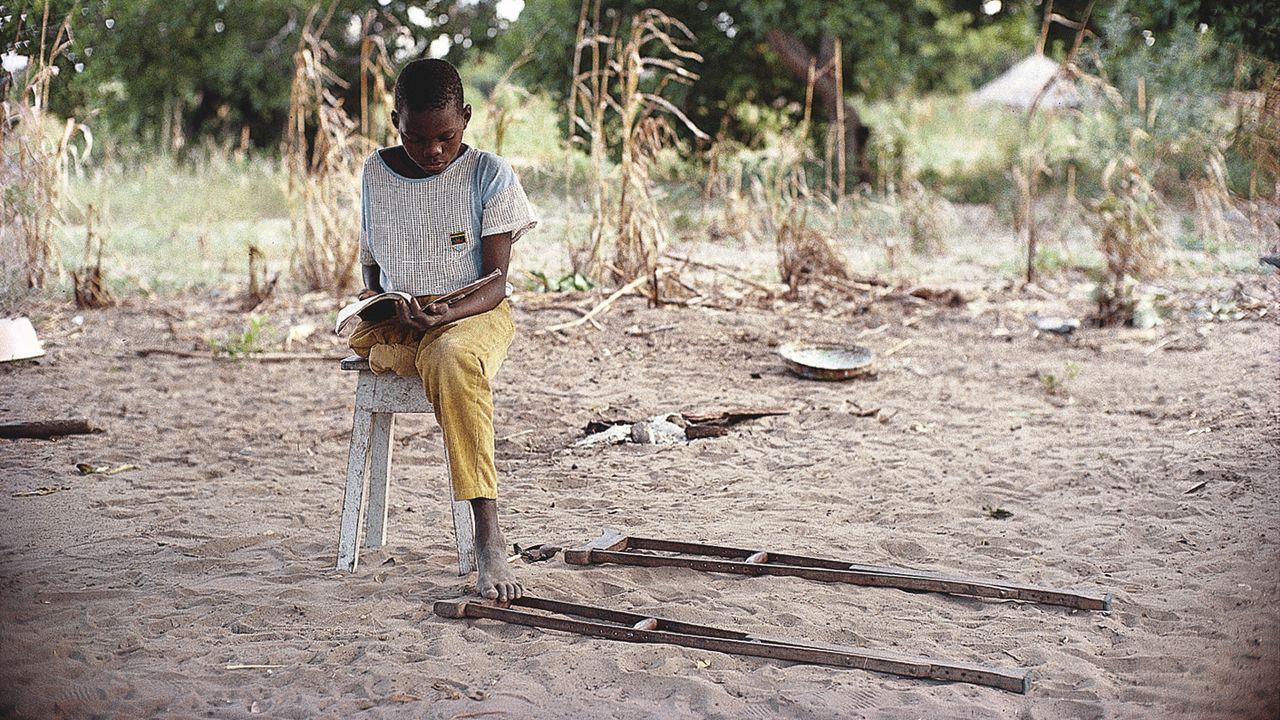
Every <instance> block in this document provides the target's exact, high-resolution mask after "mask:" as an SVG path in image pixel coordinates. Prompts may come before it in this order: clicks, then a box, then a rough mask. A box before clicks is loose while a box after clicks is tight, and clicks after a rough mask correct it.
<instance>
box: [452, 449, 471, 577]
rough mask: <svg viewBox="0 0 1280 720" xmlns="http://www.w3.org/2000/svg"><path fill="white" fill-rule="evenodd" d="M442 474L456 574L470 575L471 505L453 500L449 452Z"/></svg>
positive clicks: (463, 501)
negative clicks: (454, 544) (450, 517)
mask: <svg viewBox="0 0 1280 720" xmlns="http://www.w3.org/2000/svg"><path fill="white" fill-rule="evenodd" d="M444 472H445V477H446V478H447V479H448V480H449V499H450V500H452V503H451V504H452V505H453V537H454V540H455V541H456V542H457V545H458V574H459V575H470V574H471V573H472V572H473V571H474V570H475V569H476V524H475V517H474V516H473V515H472V514H471V503H470V502H467V501H466V500H453V470H452V469H451V466H450V465H449V451H448V450H445V451H444Z"/></svg>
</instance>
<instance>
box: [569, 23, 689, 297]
mask: <svg viewBox="0 0 1280 720" xmlns="http://www.w3.org/2000/svg"><path fill="white" fill-rule="evenodd" d="M591 15H592V21H591V23H590V25H588V21H587V16H588V4H587V2H586V0H584V2H583V5H582V12H581V14H580V17H579V27H578V36H579V38H580V39H579V41H578V45H577V47H576V48H575V55H574V71H575V72H574V84H573V92H572V95H571V100H570V102H571V106H570V121H571V125H572V126H573V127H574V128H575V129H580V130H582V131H584V132H586V133H587V134H588V136H589V139H590V143H591V159H592V168H593V175H594V177H593V178H592V180H593V185H594V186H595V190H594V193H593V198H592V231H591V235H592V237H591V242H590V247H591V252H590V254H589V255H588V256H587V258H585V261H584V262H582V263H581V265H582V266H585V268H586V270H587V273H588V274H589V275H593V276H595V277H601V276H603V275H604V274H605V271H606V270H608V271H609V272H610V273H611V274H612V276H613V277H614V278H615V279H617V280H618V281H620V282H621V281H626V280H630V279H631V278H634V277H638V276H640V275H646V276H649V277H651V278H654V282H653V283H652V285H653V286H652V287H651V290H652V293H651V297H652V298H655V299H656V298H657V291H658V288H657V284H656V275H655V271H656V269H657V261H658V255H659V252H660V248H661V245H662V242H663V238H664V236H665V230H664V229H663V221H662V217H661V214H660V213H659V212H658V210H657V207H656V205H655V204H654V195H653V184H652V181H651V179H650V177H649V169H650V168H651V167H652V164H653V160H654V158H655V157H656V156H657V154H658V152H659V151H660V150H661V149H662V148H664V147H667V146H669V145H673V144H674V143H675V140H676V134H675V132H674V130H673V123H672V121H673V120H674V121H678V122H679V123H680V124H683V125H684V126H685V127H686V128H687V129H688V130H689V131H690V132H692V133H693V134H694V135H695V136H697V137H699V138H701V139H709V138H708V137H707V135H706V134H705V133H703V132H702V131H701V130H699V129H698V128H697V126H696V125H694V124H693V122H692V121H691V120H689V118H688V117H687V116H685V114H684V113H683V112H682V111H681V110H680V109H679V108H678V107H676V105H675V104H673V103H672V102H671V101H670V100H668V99H667V98H666V97H664V96H663V92H664V91H665V89H666V88H667V87H668V86H669V85H670V84H672V83H677V84H685V85H688V84H692V83H693V81H694V80H696V79H697V77H698V76H697V75H696V74H695V73H693V72H692V71H690V70H689V69H688V68H687V67H686V65H687V64H688V63H689V62H701V61H702V57H701V56H700V55H698V54H697V53H694V52H692V51H690V50H688V49H686V46H687V45H688V44H690V43H692V42H693V40H694V36H693V33H692V32H690V31H689V29H688V28H687V27H685V26H684V24H682V23H681V22H679V21H678V20H675V19H673V18H671V17H669V16H668V15H666V14H664V13H662V12H660V11H658V10H653V9H648V10H642V11H641V12H640V13H639V14H637V15H636V16H634V17H633V18H631V24H630V28H629V31H628V33H627V36H626V41H625V43H624V42H620V41H619V36H618V31H617V25H616V24H615V26H614V29H613V31H612V32H611V33H608V34H604V33H602V32H601V31H600V29H599V28H600V23H599V16H600V3H599V2H598V0H597V2H596V3H595V6H594V11H593V12H592V13H591ZM584 50H589V51H590V69H589V70H586V71H580V70H579V68H581V67H582V52H583V51H584ZM642 81H644V82H646V83H648V82H649V81H652V82H654V83H655V85H654V86H653V87H652V89H649V88H642V87H641V83H642ZM610 111H612V112H616V113H617V114H618V117H619V120H620V125H621V127H620V131H621V133H620V144H621V160H620V163H619V167H618V172H619V182H618V199H617V208H616V215H614V219H615V222H614V223H612V225H613V229H614V237H615V242H616V248H615V252H614V257H613V262H612V263H606V262H605V261H604V247H605V229H606V218H607V217H608V216H609V214H610V213H609V212H608V210H609V205H610V203H609V198H608V197H607V196H606V194H605V186H606V178H605V168H604V165H605V155H606V153H607V148H608V138H607V136H606V126H605V119H606V116H607V113H608V112H610Z"/></svg>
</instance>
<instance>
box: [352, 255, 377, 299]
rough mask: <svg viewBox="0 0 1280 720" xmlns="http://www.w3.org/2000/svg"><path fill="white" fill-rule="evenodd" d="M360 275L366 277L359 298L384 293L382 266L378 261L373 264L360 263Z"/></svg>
mask: <svg viewBox="0 0 1280 720" xmlns="http://www.w3.org/2000/svg"><path fill="white" fill-rule="evenodd" d="M360 275H361V277H362V278H364V289H363V290H361V291H360V295H359V296H357V297H358V299H360V300H363V299H365V298H369V297H373V296H374V295H381V294H382V268H380V267H378V265H377V263H374V264H373V265H364V264H361V265H360Z"/></svg>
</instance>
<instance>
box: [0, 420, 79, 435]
mask: <svg viewBox="0 0 1280 720" xmlns="http://www.w3.org/2000/svg"><path fill="white" fill-rule="evenodd" d="M100 432H102V428H100V427H97V426H96V425H94V424H93V423H91V422H89V421H88V420H87V419H85V418H67V419H58V420H17V421H14V422H6V423H0V438H3V439H6V440H11V439H15V438H36V439H40V440H49V439H51V438H56V437H62V436H63V435H91V434H93V433H100Z"/></svg>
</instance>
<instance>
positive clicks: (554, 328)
mask: <svg viewBox="0 0 1280 720" xmlns="http://www.w3.org/2000/svg"><path fill="white" fill-rule="evenodd" d="M663 270H665V268H663V269H661V270H659V271H658V274H659V275H662V274H665V273H664V272H663ZM649 280H650V276H649V275H641V276H640V277H638V278H636V279H635V280H632V281H631V282H629V283H627V284H626V285H623V286H622V287H620V288H618V289H617V290H615V291H613V294H612V295H610V296H609V297H607V298H605V299H604V300H602V301H601V302H600V304H598V305H596V306H595V307H593V308H591V309H590V310H588V311H587V313H586V314H585V315H583V316H582V317H580V318H578V319H577V320H570V321H568V322H562V323H559V324H556V325H548V326H547V327H544V328H542V329H541V330H535V331H534V333H533V334H534V335H542V334H544V333H549V332H558V331H560V330H568V329H569V328H574V327H577V326H579V325H582V324H585V323H588V322H590V323H592V324H593V325H594V324H595V321H594V318H595V316H596V315H599V314H600V313H602V312H604V311H605V310H608V309H609V306H610V305H613V303H614V302H615V301H617V299H618V298H620V297H622V296H623V295H626V294H627V293H629V292H632V291H634V290H635V289H636V288H638V287H640V286H641V285H643V284H645V283H647V282H649ZM596 327H597V328H598V327H599V325H596Z"/></svg>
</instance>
